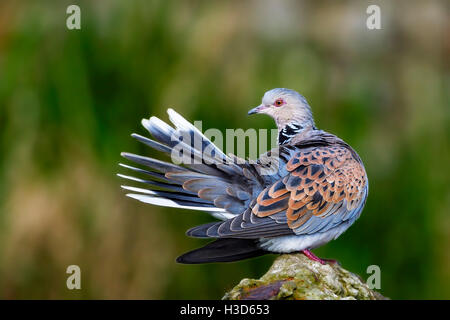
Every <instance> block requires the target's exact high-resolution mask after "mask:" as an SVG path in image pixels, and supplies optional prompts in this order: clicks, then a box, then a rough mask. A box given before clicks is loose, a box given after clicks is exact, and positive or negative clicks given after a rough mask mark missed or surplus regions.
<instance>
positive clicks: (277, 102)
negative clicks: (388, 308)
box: [248, 88, 314, 130]
mask: <svg viewBox="0 0 450 320" xmlns="http://www.w3.org/2000/svg"><path fill="white" fill-rule="evenodd" d="M255 113H265V114H267V115H269V116H271V117H272V118H273V119H274V120H275V123H276V125H277V127H278V129H279V130H281V129H282V128H284V127H285V126H286V125H287V124H290V123H296V124H299V125H301V126H302V127H304V128H307V127H314V119H313V116H312V112H311V108H310V107H309V105H308V102H307V101H306V99H305V97H303V96H302V95H301V94H299V93H298V92H296V91H294V90H290V89H284V88H276V89H272V90H269V91H267V92H266V93H265V94H264V96H263V98H262V102H261V104H260V105H259V106H257V107H256V108H253V109H252V110H250V111H249V112H248V114H255Z"/></svg>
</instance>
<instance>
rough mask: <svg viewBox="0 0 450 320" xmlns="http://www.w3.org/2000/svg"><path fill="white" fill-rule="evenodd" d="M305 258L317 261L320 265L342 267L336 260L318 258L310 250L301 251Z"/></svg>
mask: <svg viewBox="0 0 450 320" xmlns="http://www.w3.org/2000/svg"><path fill="white" fill-rule="evenodd" d="M301 252H302V253H303V254H304V255H305V256H307V257H308V259H310V260H312V261H317V262H319V263H320V264H327V263H328V264H337V265H340V263H339V262H338V261H337V260H334V259H321V258H319V257H318V256H316V255H315V254H314V253H312V252H311V251H309V250H302V251H301Z"/></svg>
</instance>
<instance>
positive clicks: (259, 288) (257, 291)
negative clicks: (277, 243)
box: [223, 253, 386, 300]
mask: <svg viewBox="0 0 450 320" xmlns="http://www.w3.org/2000/svg"><path fill="white" fill-rule="evenodd" d="M223 299H224V300H254V299H257V300H261V299H272V300H284V299H289V300H322V299H325V300H337V299H346V300H353V299H358V300H380V299H386V298H384V297H383V296H382V295H381V294H379V293H378V292H375V291H373V290H371V289H369V287H368V286H367V285H366V284H365V283H364V282H362V281H361V279H360V278H359V277H358V276H357V275H355V274H353V273H351V272H349V271H347V270H345V269H343V268H342V267H340V266H339V265H338V264H325V265H322V264H320V263H318V262H315V261H311V260H310V259H308V258H307V257H305V256H304V255H303V254H300V253H299V254H285V255H281V256H279V257H278V258H277V259H276V260H275V262H274V263H273V265H272V267H271V268H270V269H269V271H268V272H267V273H266V274H265V275H263V276H262V277H261V278H260V279H259V280H255V279H243V280H242V281H241V282H240V283H239V284H238V285H237V286H236V287H234V288H233V289H232V290H231V291H230V292H228V293H227V294H225V296H224V297H223Z"/></svg>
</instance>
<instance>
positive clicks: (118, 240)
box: [0, 0, 450, 299]
mask: <svg viewBox="0 0 450 320" xmlns="http://www.w3.org/2000/svg"><path fill="white" fill-rule="evenodd" d="M69 4H72V2H70V1H58V2H54V1H43V0H42V1H20V2H19V1H2V2H0V298H5V299H15V298H20V299H22V298H31V299H34V298H44V299H46V298H61V299H75V298H83V299H90V298H98V299H110V298H114V299H118V298H139V299H152V298H153V299H161V298H162V299H166V298H171V299H182V298H191V299H197V298H206V299H215V298H220V297H222V295H223V293H224V292H226V291H227V290H229V289H231V287H232V286H233V285H234V284H235V283H237V282H238V281H239V280H240V279H241V278H243V277H249V278H258V277H260V276H261V275H262V274H263V273H264V272H265V271H267V269H268V267H269V266H270V264H271V262H272V261H273V259H274V256H273V255H269V256H266V257H262V258H258V259H253V260H249V261H243V262H239V263H232V264H212V265H199V266H197V265H195V266H186V265H178V264H176V263H175V261H174V260H175V257H176V256H178V255H179V254H181V253H182V252H184V251H186V250H190V249H192V248H195V247H197V246H200V245H202V244H203V243H204V241H202V240H195V239H189V238H186V237H185V235H184V232H185V230H186V229H187V228H189V227H191V226H193V225H196V224H199V223H203V222H207V221H210V218H209V217H208V216H207V215H205V214H203V213H200V212H187V211H182V212H180V211H179V210H171V209H164V208H157V207H153V206H149V205H144V204H141V203H138V202H137V201H134V200H132V199H128V198H126V197H125V196H124V194H123V192H122V191H121V190H120V187H119V186H120V184H121V182H122V181H120V179H118V178H117V177H115V173H116V172H119V171H120V168H119V167H118V165H117V164H118V162H120V161H122V160H121V158H120V156H119V153H120V152H121V151H129V152H137V153H141V154H145V155H150V156H155V155H156V154H155V153H153V152H152V151H151V150H148V148H145V147H144V146H142V145H140V144H139V143H137V142H136V141H134V140H133V139H132V138H131V137H130V136H129V135H130V133H132V132H137V133H141V134H144V133H145V132H144V129H143V128H142V127H141V126H140V120H141V118H143V117H148V116H150V115H157V116H158V117H160V118H162V119H167V117H166V114H165V109H166V108H167V107H173V108H175V109H176V110H177V111H178V112H180V113H181V114H182V115H184V116H185V117H186V118H187V119H190V120H192V121H193V120H203V130H206V129H207V128H219V129H221V130H225V129H226V128H244V129H246V128H251V127H254V128H272V127H273V123H272V121H271V120H270V119H269V118H266V117H263V116H254V117H247V116H246V113H247V111H248V110H249V109H250V108H251V107H253V106H255V105H257V104H259V102H260V99H261V97H262V95H263V93H264V92H265V91H266V90H268V89H271V88H274V87H287V88H292V89H295V90H298V91H299V92H301V93H302V94H303V95H304V96H305V97H306V98H307V99H308V101H309V102H310V104H311V106H312V108H313V112H314V114H315V118H316V123H317V125H318V126H319V127H320V128H322V129H325V130H327V131H330V132H332V133H335V134H337V135H339V136H340V137H342V138H343V139H344V140H346V141H347V142H349V143H350V144H351V145H352V146H353V147H354V148H355V149H356V150H357V151H358V153H359V154H360V156H361V157H362V159H363V160H364V162H365V165H366V169H367V171H368V175H369V180H370V192H369V199H368V202H367V205H366V208H365V210H364V212H363V214H362V216H361V218H360V220H358V221H357V222H356V223H355V225H354V226H353V227H352V228H350V229H349V230H348V231H347V232H346V233H345V234H344V235H342V236H341V237H340V238H339V239H338V240H337V241H333V242H331V243H329V244H328V245H326V246H324V247H322V248H320V249H318V250H316V253H317V254H318V255H319V256H324V257H328V258H336V259H338V260H339V261H340V262H341V263H342V265H343V266H344V267H345V268H346V269H348V270H351V271H353V272H355V273H358V274H360V275H361V276H363V277H365V278H367V276H368V275H367V273H366V268H367V267H368V266H369V265H372V264H376V265H379V266H380V268H381V277H382V278H381V283H382V288H381V290H380V291H381V292H382V293H383V295H385V296H388V297H390V298H404V299H408V298H419V299H420V298H447V299H449V298H450V215H449V213H450V188H449V181H450V169H449V165H448V164H449V163H450V149H449V146H450V121H449V120H450V119H449V118H450V112H449V96H448V92H449V82H448V80H449V72H448V71H449V68H448V67H449V63H448V62H449V61H448V57H449V51H450V43H449V37H448V31H449V30H450V28H449V24H448V21H450V20H449V17H448V3H447V2H446V1H395V2H394V1H392V2H387V1H370V4H379V5H380V6H381V12H382V30H375V31H370V30H368V29H367V28H366V26H365V19H366V17H367V15H366V13H365V12H366V8H367V5H368V4H369V2H366V1H356V0H355V1H339V2H336V1H269V0H265V1H248V2H236V1H221V2H218V1H203V2H197V1H179V2H176V1H166V0H164V1H162V0H161V1H135V0H133V1H119V0H104V1H77V4H79V6H80V7H81V12H82V29H81V30H72V31H69V30H67V28H66V26H65V20H66V18H67V15H66V13H65V11H66V8H67V6H68V5H69ZM71 264H77V265H79V266H80V267H81V270H82V280H81V283H82V290H79V291H76V290H75V291H70V290H68V289H67V288H66V277H67V276H68V275H67V274H66V268H67V266H68V265H71Z"/></svg>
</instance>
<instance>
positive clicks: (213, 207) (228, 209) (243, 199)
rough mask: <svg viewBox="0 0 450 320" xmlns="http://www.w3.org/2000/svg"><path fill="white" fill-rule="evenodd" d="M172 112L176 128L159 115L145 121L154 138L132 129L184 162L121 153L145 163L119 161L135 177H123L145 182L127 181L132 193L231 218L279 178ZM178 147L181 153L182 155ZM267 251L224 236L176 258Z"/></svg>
mask: <svg viewBox="0 0 450 320" xmlns="http://www.w3.org/2000/svg"><path fill="white" fill-rule="evenodd" d="M167 113H168V115H169V119H170V121H171V122H172V124H173V127H172V126H170V125H168V124H167V123H165V122H164V121H162V120H160V119H158V118H157V117H151V118H150V119H148V120H147V119H144V120H142V125H143V126H144V127H145V129H147V130H148V132H149V133H150V134H151V135H152V136H153V138H154V139H155V140H152V139H149V138H147V137H144V136H141V135H138V134H132V137H133V138H135V139H137V140H138V141H140V142H142V143H144V144H145V145H147V146H149V147H151V148H153V149H155V150H157V151H161V152H162V153H164V154H166V155H169V156H171V159H172V160H174V162H176V163H180V164H174V163H170V162H166V161H161V160H157V159H154V158H149V157H144V156H140V155H136V154H131V153H122V156H123V157H124V158H126V159H127V160H130V161H132V162H134V163H136V164H138V165H140V166H143V167H145V169H143V168H142V167H134V166H131V165H126V164H122V163H121V164H120V166H122V167H123V168H125V169H128V170H131V171H133V172H134V173H135V175H136V176H129V175H124V174H118V176H120V177H121V178H124V179H127V180H130V181H134V182H138V183H140V184H141V185H144V186H145V187H143V188H141V187H135V186H126V185H124V186H122V188H123V189H125V190H127V191H130V193H128V194H127V196H128V197H130V198H134V199H136V200H139V201H142V202H145V203H149V204H153V205H158V206H165V207H173V208H179V209H189V210H201V211H205V212H208V213H209V214H211V215H212V216H213V217H215V218H217V219H220V220H228V219H231V218H233V217H235V216H236V215H238V214H240V213H242V212H244V211H245V210H246V209H247V208H248V207H249V205H250V203H251V202H252V201H253V200H254V199H255V198H256V197H257V195H258V194H259V193H260V192H261V191H262V190H263V189H264V187H265V185H267V183H268V181H267V179H270V180H275V179H277V178H279V176H278V177H277V175H275V176H271V177H267V176H263V175H261V174H260V171H259V170H260V166H256V165H254V164H251V163H249V162H248V161H243V160H242V159H238V158H237V157H235V156H234V155H225V154H224V153H223V152H222V151H221V150H220V149H219V148H217V147H216V146H215V145H214V144H213V143H212V142H211V141H210V140H209V139H208V138H206V137H205V136H204V135H203V134H202V133H201V132H200V131H199V130H198V129H197V128H196V127H195V126H194V125H192V124H191V123H189V122H188V121H187V120H185V119H184V118H183V117H182V116H181V115H179V114H178V113H176V112H175V111H174V110H172V109H168V110H167ZM174 150H182V152H181V154H178V153H177V152H173V151H174ZM186 160H190V161H186ZM238 160H241V161H238ZM181 162H182V163H181ZM237 248H239V249H238V250H237ZM264 253H265V252H263V251H262V250H261V249H259V248H258V247H257V245H256V243H255V241H254V240H249V239H227V238H225V239H218V240H216V241H214V242H212V243H210V244H208V245H206V246H205V247H203V248H200V249H196V250H193V251H190V252H188V253H185V254H184V255H182V256H180V257H179V258H178V259H177V262H180V263H205V262H227V261H236V260H241V259H246V258H249V257H254V256H258V255H261V254H264Z"/></svg>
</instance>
